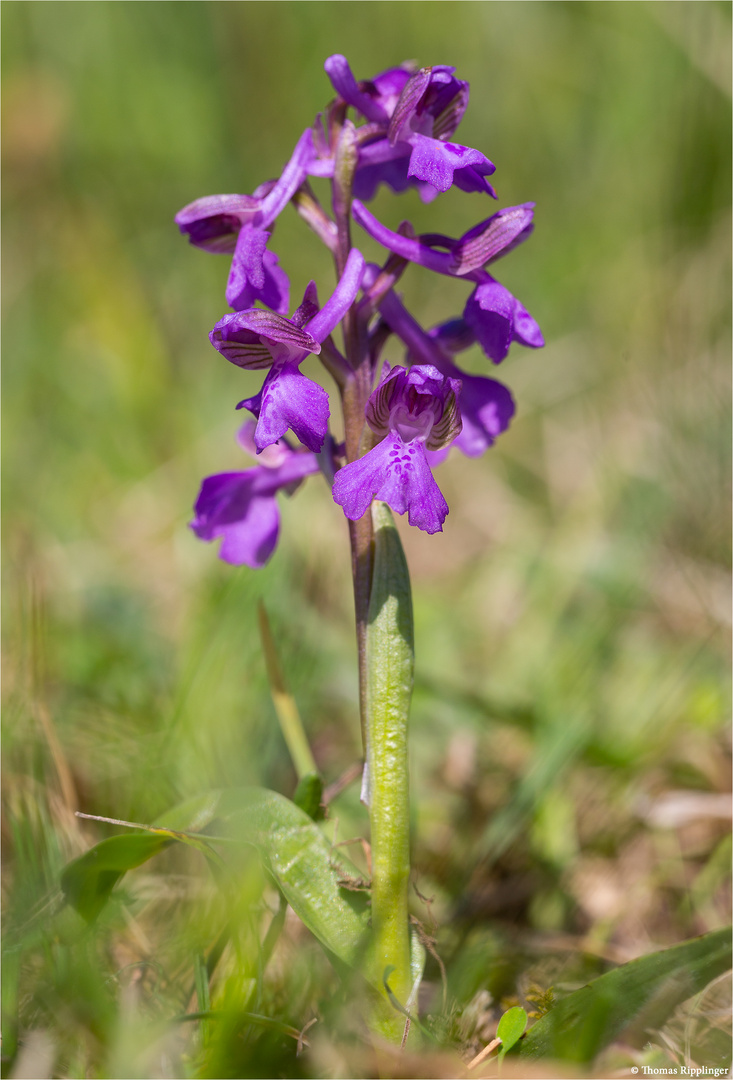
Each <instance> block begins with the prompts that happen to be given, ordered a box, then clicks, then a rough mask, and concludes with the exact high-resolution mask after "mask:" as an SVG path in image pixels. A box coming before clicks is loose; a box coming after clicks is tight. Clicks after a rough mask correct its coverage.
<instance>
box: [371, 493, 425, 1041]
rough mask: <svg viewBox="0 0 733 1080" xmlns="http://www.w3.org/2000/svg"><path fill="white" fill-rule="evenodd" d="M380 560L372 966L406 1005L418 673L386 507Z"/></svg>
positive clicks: (393, 1023) (375, 592) (374, 682)
mask: <svg viewBox="0 0 733 1080" xmlns="http://www.w3.org/2000/svg"><path fill="white" fill-rule="evenodd" d="M372 517H373V521H374V561H373V570H372V588H371V597H370V603H369V620H368V627H367V672H368V674H367V761H368V768H369V819H370V825H371V847H372V934H373V952H372V956H371V962H372V966H373V970H374V974H375V976H377V977H378V978H379V981H380V985H381V983H382V981H383V975H384V972H385V971H386V970H387V969H388V968H393V969H394V970H393V971H392V972H391V974H390V976H389V985H390V987H391V990H392V992H393V994H394V995H395V997H396V998H397V1000H398V1001H399V1002H401V1003H402V1005H403V1006H404V1005H405V1004H406V1003H407V1002H408V1000H409V997H410V991H411V989H412V978H411V973H410V943H409V926H408V886H409V878H410V782H409V768H408V749H407V724H408V716H409V710H410V699H411V696H412V685H413V672H414V634H413V619H412V597H411V593H410V579H409V574H408V571H407V563H406V561H405V556H404V552H403V550H402V545H401V543H400V539H399V535H398V533H397V530H396V529H395V526H394V522H393V520H392V514H391V512H390V510H389V508H388V507H387V505H386V504H385V503H380V502H375V503H374V504H373V506H372ZM375 1023H376V1026H377V1027H378V1028H379V1030H380V1031H381V1032H382V1033H383V1034H385V1035H387V1037H389V1038H391V1039H395V1038H400V1037H401V1035H402V1032H403V1030H404V1018H402V1017H401V1016H400V1014H399V1013H396V1012H395V1011H394V1010H393V1009H392V1007H391V1006H389V1007H388V1009H385V1010H382V1011H381V1012H380V1014H379V1016H378V1017H377V1018H376V1021H375Z"/></svg>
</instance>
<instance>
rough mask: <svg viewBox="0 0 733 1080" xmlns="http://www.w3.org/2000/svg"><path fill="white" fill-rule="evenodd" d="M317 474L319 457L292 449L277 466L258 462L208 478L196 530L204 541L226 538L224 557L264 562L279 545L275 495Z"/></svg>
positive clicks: (200, 499) (237, 561)
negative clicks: (241, 470)
mask: <svg viewBox="0 0 733 1080" xmlns="http://www.w3.org/2000/svg"><path fill="white" fill-rule="evenodd" d="M316 472H318V461H317V460H316V458H315V457H314V456H313V455H312V454H297V453H294V452H293V451H289V452H288V455H287V457H286V458H285V459H284V460H283V462H282V463H281V464H280V465H279V466H277V467H274V468H273V467H270V468H264V467H262V466H256V467H255V468H253V469H247V470H246V471H245V472H234V473H219V474H218V475H216V476H208V477H207V478H206V479H205V480H204V482H203V484H202V485H201V491H200V492H199V496H198V498H197V500H196V505H195V506H194V514H195V517H194V519H193V521H192V522H191V528H192V529H193V531H194V532H195V533H196V535H197V536H198V537H199V538H200V539H201V540H216V539H218V538H219V537H221V539H222V544H221V548H220V549H219V558H220V559H223V560H224V561H225V562H228V563H232V564H233V565H235V566H240V565H242V564H243V563H246V564H247V565H248V566H251V567H254V568H255V569H256V568H258V567H260V566H263V565H264V564H265V563H266V562H267V560H268V559H269V557H270V555H271V554H272V552H273V551H274V549H275V545H276V543H277V536H278V529H279V524H280V515H279V512H278V509H277V503H276V501H275V493H276V492H277V491H278V490H279V489H281V488H286V489H290V488H292V486H293V485H297V484H298V483H300V481H301V480H303V479H304V478H305V477H306V476H309V475H311V474H312V473H316Z"/></svg>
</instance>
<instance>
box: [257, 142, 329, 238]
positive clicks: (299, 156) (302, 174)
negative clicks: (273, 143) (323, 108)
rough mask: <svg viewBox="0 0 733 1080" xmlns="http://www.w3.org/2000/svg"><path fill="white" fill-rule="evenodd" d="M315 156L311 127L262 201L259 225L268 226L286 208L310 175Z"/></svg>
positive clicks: (297, 144) (296, 145)
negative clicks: (309, 171)
mask: <svg viewBox="0 0 733 1080" xmlns="http://www.w3.org/2000/svg"><path fill="white" fill-rule="evenodd" d="M315 157H316V152H315V148H314V146H313V131H312V130H311V128H306V129H305V131H304V132H303V134H302V135H301V136H300V138H299V139H298V141H297V143H296V144H295V149H294V150H293V153H292V155H291V158H290V161H288V163H287V165H286V166H285V168H284V169H283V171H282V174H281V175H280V179H279V180H278V181H277V183H276V184H275V186H274V187H273V188H272V190H271V191H270V192H269V193H268V194H267V195H266V196H265V198H264V199H263V200H262V202H261V205H260V216H259V217H258V219H257V224H258V225H261V226H262V227H263V228H267V226H268V225H271V224H272V222H273V221H274V220H275V218H276V217H277V216H278V214H280V213H281V212H282V211H283V210H284V209H285V207H286V206H287V204H288V203H289V202H290V200H291V199H292V197H293V195H294V194H295V192H296V191H297V190H298V188H299V187H300V185H301V184H302V183H303V181H304V180H305V178H306V176H307V175H308V166H309V165H310V164H311V163H312V162H313V161H314V160H315Z"/></svg>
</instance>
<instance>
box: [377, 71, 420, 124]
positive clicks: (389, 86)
mask: <svg viewBox="0 0 733 1080" xmlns="http://www.w3.org/2000/svg"><path fill="white" fill-rule="evenodd" d="M411 74H412V70H411V69H410V66H409V65H407V66H406V67H394V68H387V70H386V71H382V72H380V74H379V75H375V76H374V78H373V79H372V80H371V83H372V86H373V87H374V89H375V90H376V92H377V97H378V98H379V101H380V103H381V105H382V108H383V109H384V111H385V112H386V113H387V115H388V116H391V115H392V113H393V112H394V109H395V105H396V104H397V102H398V100H399V97H400V94H401V93H402V91H403V89H404V87H405V83H406V82H407V80H408V79H409V78H410V75H411Z"/></svg>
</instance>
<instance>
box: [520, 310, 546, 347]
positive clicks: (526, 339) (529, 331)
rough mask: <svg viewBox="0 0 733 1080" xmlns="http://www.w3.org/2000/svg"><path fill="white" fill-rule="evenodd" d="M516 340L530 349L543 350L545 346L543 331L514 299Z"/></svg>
mask: <svg viewBox="0 0 733 1080" xmlns="http://www.w3.org/2000/svg"><path fill="white" fill-rule="evenodd" d="M514 340H515V341H518V342H519V343H520V345H528V346H529V348H530V349H541V348H542V346H543V345H544V344H545V339H544V337H543V336H542V331H541V330H540V328H539V326H538V325H537V323H536V322H535V320H534V319H533V318H532V316H531V315H530V313H529V312H528V311H527V309H526V307H524V306H523V305H522V304H520V303H519V301H518V300H517V298H516V297H515V298H514Z"/></svg>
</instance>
